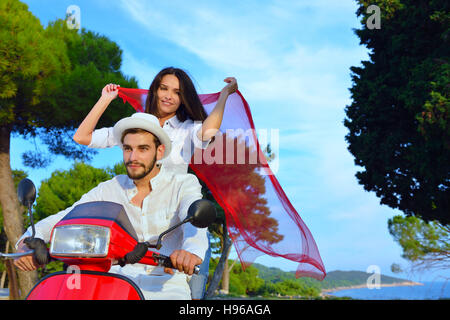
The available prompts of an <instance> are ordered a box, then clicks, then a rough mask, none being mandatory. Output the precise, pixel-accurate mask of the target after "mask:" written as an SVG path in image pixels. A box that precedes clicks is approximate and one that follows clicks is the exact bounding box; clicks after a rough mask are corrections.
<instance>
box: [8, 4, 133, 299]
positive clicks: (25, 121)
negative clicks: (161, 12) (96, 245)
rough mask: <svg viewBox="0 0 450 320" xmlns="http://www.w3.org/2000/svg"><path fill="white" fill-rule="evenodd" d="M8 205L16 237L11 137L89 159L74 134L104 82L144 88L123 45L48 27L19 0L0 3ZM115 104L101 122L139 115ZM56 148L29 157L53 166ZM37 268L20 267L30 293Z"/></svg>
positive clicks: (19, 227)
mask: <svg viewBox="0 0 450 320" xmlns="http://www.w3.org/2000/svg"><path fill="white" fill-rule="evenodd" d="M0 25H1V28H0V184H1V185H2V192H0V205H1V207H2V209H3V218H4V228H5V232H6V234H7V236H8V239H9V241H10V242H11V243H16V242H17V240H18V239H19V237H20V235H21V234H22V233H23V219H22V215H21V210H20V205H19V202H18V199H17V195H16V192H15V189H14V181H13V178H12V170H11V164H10V154H9V153H10V139H11V135H12V134H15V135H20V136H23V137H25V138H27V139H36V138H39V139H40V140H41V141H42V142H44V143H45V144H46V145H47V147H48V151H49V152H50V153H52V154H59V155H63V156H65V157H68V158H70V159H80V160H86V159H89V158H90V157H91V156H92V152H89V151H88V149H87V148H85V147H82V146H79V145H77V144H75V143H74V142H73V141H72V139H71V133H72V132H73V130H74V128H75V127H77V126H78V125H79V123H80V122H81V121H82V119H83V118H84V116H85V115H86V114H87V113H88V112H89V110H90V108H91V107H92V105H93V104H94V103H95V102H96V100H97V99H98V97H99V95H100V92H101V89H102V87H103V86H104V85H105V84H106V83H109V82H115V83H118V84H120V85H121V86H123V87H137V82H136V80H135V79H134V78H127V77H126V76H124V75H123V74H122V73H121V72H120V71H119V68H120V64H121V50H120V48H119V47H118V46H117V45H116V44H115V43H114V42H112V41H110V40H109V39H107V38H106V37H103V36H100V35H98V34H95V33H92V32H89V31H86V30H82V31H81V32H77V31H76V30H69V29H68V28H67V27H66V24H65V22H64V21H62V20H58V21H56V22H54V23H50V24H49V25H48V26H47V27H46V28H44V27H43V26H42V25H41V24H40V22H39V20H38V19H37V18H36V17H34V16H33V15H32V14H31V13H30V12H29V11H28V7H27V6H26V5H25V4H23V3H21V2H20V1H18V0H2V1H1V2H0ZM113 103H114V105H116V107H114V105H111V106H110V108H108V111H107V112H105V114H104V116H103V117H102V119H101V121H100V122H101V123H99V125H101V126H107V125H108V126H111V125H112V124H113V123H114V122H115V121H117V120H118V119H120V118H122V117H124V116H128V115H129V114H131V113H132V110H131V108H128V109H127V108H125V107H123V106H121V107H117V106H119V103H120V102H119V101H114V102H113ZM48 154H49V153H47V152H41V151H34V152H33V151H30V152H26V153H25V154H24V155H23V160H24V163H25V164H27V165H29V166H32V167H42V166H44V165H45V164H48V163H49V161H50V160H51V157H49V156H48ZM35 280H36V273H32V272H26V273H25V272H19V282H20V287H21V294H22V296H24V295H25V294H26V293H27V292H28V291H29V290H30V288H31V287H32V285H33V283H34V281H35Z"/></svg>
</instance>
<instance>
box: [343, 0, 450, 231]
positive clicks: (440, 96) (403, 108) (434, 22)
mask: <svg viewBox="0 0 450 320" xmlns="http://www.w3.org/2000/svg"><path fill="white" fill-rule="evenodd" d="M357 2H358V4H359V8H358V10H357V15H358V17H361V23H362V28H361V29H359V30H356V34H357V35H358V37H359V38H360V42H361V44H362V45H365V46H366V47H367V48H368V49H369V57H370V59H369V60H368V61H362V66H360V67H352V68H351V71H352V80H353V86H352V88H351V89H350V91H351V97H352V103H351V105H349V106H347V107H346V109H345V112H346V116H347V117H346V119H345V121H344V124H345V126H346V127H347V128H348V129H349V133H348V134H347V136H346V141H347V142H348V149H349V151H350V152H351V153H352V155H353V156H354V157H355V164H356V165H358V166H361V167H362V170H361V171H359V172H357V174H356V177H357V179H358V182H359V183H360V184H362V185H363V186H364V189H365V190H367V191H374V192H375V193H376V195H377V197H379V198H380V201H381V203H382V204H385V205H388V206H390V207H392V208H396V209H399V210H401V211H403V212H404V213H405V214H406V215H416V216H419V217H421V218H422V219H424V220H425V221H431V220H439V221H440V222H441V223H443V224H448V223H449V222H450V215H449V212H450V206H449V200H450V185H449V181H450V171H449V168H450V166H449V165H448V164H449V163H450V123H449V115H450V112H449V111H450V103H449V93H450V87H449V86H448V83H449V82H450V81H449V79H450V67H449V58H450V43H449V40H450V33H449V30H450V29H449V28H450V23H449V22H450V15H449V11H450V10H449V9H450V3H449V2H448V1H446V0H432V1H429V0H426V1H425V0H414V1H412V0H373V1H361V0H360V1H357ZM369 5H377V6H379V8H380V11H381V28H380V29H369V28H368V27H367V26H366V22H367V19H368V18H369V17H370V15H371V14H373V13H367V12H366V10H367V8H368V6H369Z"/></svg>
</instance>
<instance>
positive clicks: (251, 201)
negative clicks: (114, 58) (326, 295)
mask: <svg viewBox="0 0 450 320" xmlns="http://www.w3.org/2000/svg"><path fill="white" fill-rule="evenodd" d="M147 94H148V90H144V89H127V88H119V97H121V98H122V99H123V101H124V103H125V102H129V103H130V104H131V105H132V106H133V108H134V109H135V110H136V111H138V112H144V106H145V100H146V98H147ZM199 97H200V100H201V101H202V104H203V105H204V107H205V110H206V112H207V113H208V114H209V113H210V112H211V111H212V109H213V108H214V106H215V104H216V102H217V100H218V98H219V93H213V94H200V95H199ZM189 165H190V167H191V168H192V170H193V171H194V172H195V174H196V175H197V176H198V177H199V179H201V180H202V181H203V182H205V184H206V185H207V186H208V188H209V190H210V191H211V192H212V194H213V196H214V198H215V199H216V201H217V202H218V203H219V205H220V206H221V207H222V208H223V209H224V211H225V216H226V222H227V229H228V233H229V235H230V238H231V239H232V241H233V244H234V246H235V249H236V252H237V254H238V256H239V259H240V261H241V263H242V266H243V268H245V267H246V266H248V265H250V264H251V263H252V262H253V261H254V260H255V259H256V258H257V257H258V256H260V255H262V254H268V255H270V256H273V257H283V258H286V259H288V260H291V261H295V262H298V267H297V271H296V277H301V276H307V277H312V278H316V279H318V280H323V279H324V278H325V275H326V272H325V267H324V265H323V262H322V259H321V257H320V254H319V251H318V249H317V246H316V243H315V241H314V238H313V236H312V235H311V232H310V231H309V229H308V227H307V226H306V225H305V223H304V222H303V221H302V219H301V218H300V216H299V214H298V213H297V211H296V210H295V209H294V207H293V206H292V204H291V203H290V201H289V199H288V198H287V196H286V194H285V193H284V191H283V189H282V188H281V186H280V184H279V182H278V180H277V179H276V178H275V175H274V174H273V172H272V170H271V169H270V167H269V165H268V163H267V160H266V157H265V155H264V154H263V152H262V150H261V148H260V146H259V142H258V138H257V135H256V131H255V125H254V123H253V119H252V116H251V113H250V108H249V106H248V104H247V102H246V101H245V99H244V97H243V96H242V94H241V93H240V92H239V91H237V92H236V93H234V94H232V95H230V96H229V97H228V99H227V102H226V105H225V112H224V116H223V120H222V125H221V127H220V132H218V133H217V134H216V135H215V138H214V140H213V142H212V143H210V144H209V146H208V147H207V148H206V149H205V150H202V149H195V151H194V153H193V155H192V158H191V162H190V164H189Z"/></svg>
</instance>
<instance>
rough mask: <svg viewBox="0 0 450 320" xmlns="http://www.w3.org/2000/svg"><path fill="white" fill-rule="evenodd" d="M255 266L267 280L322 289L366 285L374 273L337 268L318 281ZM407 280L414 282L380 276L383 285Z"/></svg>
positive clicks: (260, 276)
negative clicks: (286, 281) (294, 282)
mask: <svg viewBox="0 0 450 320" xmlns="http://www.w3.org/2000/svg"><path fill="white" fill-rule="evenodd" d="M253 266H254V267H255V268H257V269H258V277H259V278H261V279H263V280H265V281H268V282H272V283H277V282H282V281H285V280H293V281H296V282H300V283H302V284H304V285H305V286H311V287H315V288H317V289H321V290H324V289H334V288H342V287H355V286H362V285H366V284H367V279H368V278H369V277H370V276H371V275H372V273H366V272H363V271H339V270H336V271H330V272H328V273H327V276H326V277H325V279H324V280H323V281H318V280H315V279H312V278H306V277H305V278H299V279H296V278H295V272H294V271H290V272H287V271H283V270H281V269H279V268H275V267H266V266H263V265H261V264H258V263H254V264H253ZM407 282H410V283H411V284H413V282H411V281H409V280H406V279H401V278H395V277H389V276H385V275H381V276H380V284H381V285H392V284H396V283H407Z"/></svg>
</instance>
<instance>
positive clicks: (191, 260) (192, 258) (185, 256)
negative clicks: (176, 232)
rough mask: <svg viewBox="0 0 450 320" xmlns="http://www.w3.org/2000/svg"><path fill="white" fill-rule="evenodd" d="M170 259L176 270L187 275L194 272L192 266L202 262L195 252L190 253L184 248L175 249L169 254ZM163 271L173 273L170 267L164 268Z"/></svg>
mask: <svg viewBox="0 0 450 320" xmlns="http://www.w3.org/2000/svg"><path fill="white" fill-rule="evenodd" d="M170 260H171V261H172V264H173V266H174V268H175V269H178V271H182V272H183V271H184V273H186V274H188V275H192V274H193V273H194V267H195V266H196V265H199V264H201V263H202V261H203V260H202V259H200V258H199V257H198V256H196V255H195V254H192V253H190V252H188V251H186V250H175V251H174V252H172V254H171V255H170ZM164 272H166V273H169V274H173V269H172V268H164Z"/></svg>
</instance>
